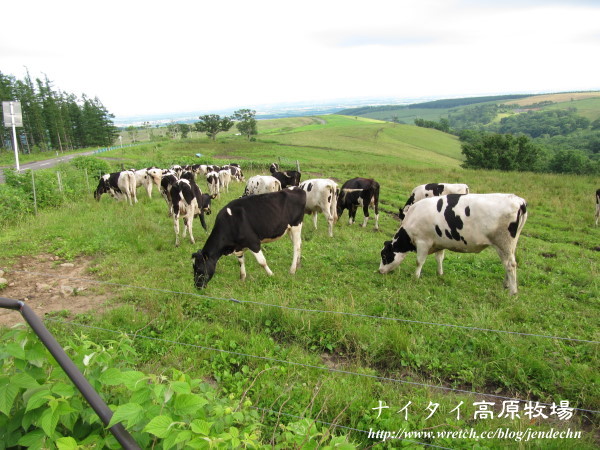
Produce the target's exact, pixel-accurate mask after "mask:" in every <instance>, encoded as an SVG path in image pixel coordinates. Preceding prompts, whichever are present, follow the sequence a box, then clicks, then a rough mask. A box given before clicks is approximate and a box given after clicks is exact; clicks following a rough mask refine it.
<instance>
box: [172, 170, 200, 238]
mask: <svg viewBox="0 0 600 450" xmlns="http://www.w3.org/2000/svg"><path fill="white" fill-rule="evenodd" d="M187 173H190V172H187ZM171 198H172V200H173V204H172V209H173V228H174V229H175V247H179V217H183V223H184V228H183V237H184V238H185V234H186V231H189V233H190V241H191V242H192V244H194V243H195V241H194V235H193V234H192V225H193V222H194V217H197V216H200V223H201V224H202V228H204V229H205V230H207V227H206V222H205V220H204V211H203V210H202V192H201V191H200V188H199V187H198V185H197V184H196V182H195V181H194V180H193V175H192V180H190V179H188V178H181V179H180V180H177V181H176V182H175V183H173V185H172V186H171Z"/></svg>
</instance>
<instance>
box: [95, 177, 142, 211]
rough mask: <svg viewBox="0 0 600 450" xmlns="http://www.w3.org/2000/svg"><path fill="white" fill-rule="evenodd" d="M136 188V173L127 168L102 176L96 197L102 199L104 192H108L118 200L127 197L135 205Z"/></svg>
mask: <svg viewBox="0 0 600 450" xmlns="http://www.w3.org/2000/svg"><path fill="white" fill-rule="evenodd" d="M135 189H136V182H135V174H134V173H133V172H132V171H130V170H125V171H123V172H114V173H107V174H104V175H102V176H101V177H100V180H99V181H98V187H97V188H96V191H95V192H94V198H95V199H96V200H98V201H100V197H102V194H104V193H106V192H108V193H109V194H110V195H111V196H112V197H113V198H115V199H117V200H120V199H122V198H123V197H125V198H127V200H128V201H129V204H130V205H133V201H134V202H135V203H137V195H136V192H135ZM132 199H133V201H132Z"/></svg>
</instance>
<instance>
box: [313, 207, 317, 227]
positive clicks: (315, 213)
mask: <svg viewBox="0 0 600 450" xmlns="http://www.w3.org/2000/svg"><path fill="white" fill-rule="evenodd" d="M312 219H313V225H314V226H315V230H316V229H317V212H316V211H313V213H312Z"/></svg>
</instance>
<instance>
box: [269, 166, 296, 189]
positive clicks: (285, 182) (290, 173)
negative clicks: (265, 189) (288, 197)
mask: <svg viewBox="0 0 600 450" xmlns="http://www.w3.org/2000/svg"><path fill="white" fill-rule="evenodd" d="M269 171H270V172H271V175H272V176H273V177H275V178H277V180H278V181H279V182H280V183H281V189H285V188H286V187H288V186H298V185H299V184H300V177H301V176H302V174H301V173H300V172H298V171H297V170H286V171H285V172H280V171H279V164H277V163H273V164H271V167H269Z"/></svg>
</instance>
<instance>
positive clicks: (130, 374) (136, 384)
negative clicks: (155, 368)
mask: <svg viewBox="0 0 600 450" xmlns="http://www.w3.org/2000/svg"><path fill="white" fill-rule="evenodd" d="M121 377H122V380H123V384H124V385H125V386H127V389H130V390H132V391H135V390H136V389H139V388H141V387H144V383H145V381H141V380H142V379H143V378H146V375H145V374H144V373H143V372H138V371H137V370H128V371H127V372H123V373H121Z"/></svg>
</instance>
